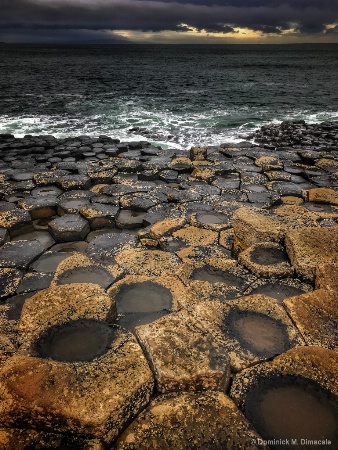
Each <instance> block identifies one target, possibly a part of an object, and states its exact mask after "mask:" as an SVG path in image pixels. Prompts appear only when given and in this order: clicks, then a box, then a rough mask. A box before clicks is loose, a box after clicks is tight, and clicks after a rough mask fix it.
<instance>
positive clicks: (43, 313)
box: [0, 122, 338, 450]
mask: <svg viewBox="0 0 338 450" xmlns="http://www.w3.org/2000/svg"><path fill="white" fill-rule="evenodd" d="M253 138H254V139H255V143H254V144H253V143H251V142H249V141H243V142H242V143H239V144H226V143H223V144H220V145H219V146H215V147H206V148H200V147H193V148H192V149H191V150H190V152H184V151H177V150H170V149H161V148H159V147H156V146H154V145H152V144H151V143H149V142H147V141H144V142H119V141H118V140H117V139H112V138H110V137H107V136H100V137H99V138H91V137H88V136H80V137H75V138H67V139H56V138H55V137H53V136H25V137H24V138H20V139H19V138H14V137H13V136H11V135H0V298H1V304H0V343H1V346H0V448H1V449H5V450H28V449H66V450H71V449H72V450H103V449H117V450H122V449H124V450H131V449H135V450H142V449H144V450H150V449H160V450H165V449H168V450H173V449H175V450H176V449H177V450H180V449H182V450H183V449H185V450H194V449H196V450H197V449H210V450H214V449H220V450H221V449H222V450H224V449H229V450H230V449H235V448H236V449H268V448H271V449H277V450H278V449H281V448H283V449H288V448H290V449H291V448H294V445H295V442H297V445H298V448H304V449H305V448H309V442H311V444H310V445H311V448H314V449H320V448H325V449H331V448H332V449H334V448H338V432H337V423H338V420H337V419H338V406H337V398H338V389H337V383H336V375H337V370H338V353H337V348H338V335H337V329H338V327H337V316H338V315H337V309H338V308H337V295H336V291H337V288H338V282H337V279H338V277H337V275H338V226H337V225H338V126H337V123H330V124H320V125H307V124H305V123H304V122H296V123H292V122H287V123H282V124H281V125H278V126H276V125H271V126H268V127H263V128H262V129H261V130H259V131H257V132H256V133H255V135H254V136H251V137H250V139H253ZM295 440H296V441H295ZM282 441H283V442H282ZM285 441H286V442H285ZM324 441H325V442H324Z"/></svg>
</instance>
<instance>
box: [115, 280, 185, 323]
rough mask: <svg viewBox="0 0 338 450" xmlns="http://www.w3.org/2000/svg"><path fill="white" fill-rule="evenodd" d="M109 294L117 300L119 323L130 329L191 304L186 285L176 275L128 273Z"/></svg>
mask: <svg viewBox="0 0 338 450" xmlns="http://www.w3.org/2000/svg"><path fill="white" fill-rule="evenodd" d="M108 293H109V295H110V296H111V297H112V298H113V299H114V300H115V302H116V308H117V313H118V323H119V325H121V326H122V327H123V328H126V329H128V330H130V331H134V328H135V326H138V325H144V324H148V323H150V322H153V321H154V320H156V319H158V318H160V317H162V316H164V315H166V314H168V313H169V312H170V311H172V310H177V309H179V308H181V307H185V306H187V305H188V304H189V303H191V298H190V297H189V295H188V293H187V290H186V288H185V286H184V285H183V283H182V282H181V281H180V280H179V279H178V278H177V277H175V276H173V275H163V276H161V277H145V276H133V275H130V276H126V277H124V278H122V280H120V281H118V282H116V283H114V284H113V285H112V286H111V288H110V289H109V291H108Z"/></svg>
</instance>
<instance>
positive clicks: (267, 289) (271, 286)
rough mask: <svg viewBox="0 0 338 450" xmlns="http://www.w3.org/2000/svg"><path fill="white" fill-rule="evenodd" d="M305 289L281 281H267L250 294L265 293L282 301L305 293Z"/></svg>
mask: <svg viewBox="0 0 338 450" xmlns="http://www.w3.org/2000/svg"><path fill="white" fill-rule="evenodd" d="M305 292H306V291H305V289H301V288H298V287H295V286H288V285H287V284H281V283H278V282H276V283H267V284H264V285H262V286H258V287H257V288H255V289H253V290H252V292H251V293H250V294H252V295H253V294H264V295H268V296H269V297H272V298H275V299H276V300H279V301H280V302H282V301H283V300H284V299H286V298H289V297H294V296H296V295H301V294H304V293H305Z"/></svg>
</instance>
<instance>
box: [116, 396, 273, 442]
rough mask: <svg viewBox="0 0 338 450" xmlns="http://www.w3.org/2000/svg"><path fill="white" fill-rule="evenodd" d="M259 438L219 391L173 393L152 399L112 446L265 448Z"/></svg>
mask: <svg viewBox="0 0 338 450" xmlns="http://www.w3.org/2000/svg"><path fill="white" fill-rule="evenodd" d="M259 440H261V438H260V436H259V435H258V434H257V433H256V432H255V430H254V429H253V428H252V427H251V425H250V424H249V422H248V421H247V420H246V419H245V417H244V416H243V415H242V414H241V413H240V411H239V410H238V409H237V407H236V406H235V405H234V403H233V402H232V401H231V400H230V399H229V398H228V397H227V396H226V395H224V394H223V393H221V392H214V393H211V392H208V393H201V394H194V393H183V394H177V393H176V394H168V395H164V396H161V397H158V398H157V399H155V400H153V401H152V403H151V404H150V406H149V407H148V408H147V409H146V410H145V411H144V412H142V413H141V414H140V415H139V416H138V418H137V419H136V420H135V421H134V422H133V423H132V424H131V425H130V426H129V427H128V428H127V430H126V431H125V432H124V433H123V434H122V436H121V437H120V438H119V440H118V441H117V443H116V444H115V445H114V446H113V447H112V450H113V449H114V450H159V449H161V450H174V449H175V450H188V449H189V450H190V449H202V448H203V449H212V450H233V449H235V448H236V449H243V450H255V449H256V450H257V449H266V448H267V447H266V446H265V445H264V444H259V443H258V442H259ZM256 443H257V444H256Z"/></svg>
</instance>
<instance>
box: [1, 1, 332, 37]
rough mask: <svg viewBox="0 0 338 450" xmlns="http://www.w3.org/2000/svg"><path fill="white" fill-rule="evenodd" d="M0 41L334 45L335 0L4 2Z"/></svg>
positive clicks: (2, 2)
mask: <svg viewBox="0 0 338 450" xmlns="http://www.w3.org/2000/svg"><path fill="white" fill-rule="evenodd" d="M0 42H8V43H21V42H27V43H33V42H34V43H35V42H36V43H72V42H73V43H78V42H83V43H153V44H179V43H182V44H191V43H196V44H209V43H211V44H235V43H242V44H250V43H254V44H259V43H262V44H269V43H270V44H276V43H325V42H334V43H338V0H268V1H264V0H1V4H0Z"/></svg>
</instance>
